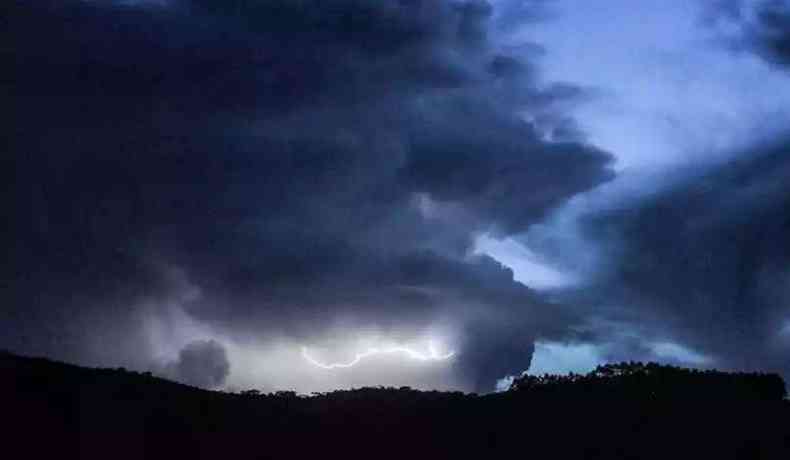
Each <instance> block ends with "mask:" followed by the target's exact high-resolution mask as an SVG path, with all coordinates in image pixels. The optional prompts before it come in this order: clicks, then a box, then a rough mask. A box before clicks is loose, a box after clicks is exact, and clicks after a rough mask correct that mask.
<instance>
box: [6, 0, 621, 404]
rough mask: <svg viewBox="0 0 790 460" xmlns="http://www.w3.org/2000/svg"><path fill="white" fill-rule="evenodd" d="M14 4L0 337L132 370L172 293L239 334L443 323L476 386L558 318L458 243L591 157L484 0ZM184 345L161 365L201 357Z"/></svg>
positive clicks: (518, 358)
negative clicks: (494, 23)
mask: <svg viewBox="0 0 790 460" xmlns="http://www.w3.org/2000/svg"><path fill="white" fill-rule="evenodd" d="M10 13H11V15H10V19H9V20H8V21H7V23H6V26H7V27H6V30H5V31H4V35H6V36H7V37H6V38H8V39H10V40H8V41H6V42H7V43H13V44H14V46H13V47H9V48H5V49H3V50H2V53H3V57H4V58H6V60H8V61H10V62H14V63H15V65H14V69H13V73H12V74H11V75H10V76H6V77H3V78H4V84H3V85H2V86H3V89H2V91H3V92H4V93H6V95H9V96H12V98H13V99H10V98H9V99H10V100H13V104H10V105H11V107H12V108H10V109H9V108H4V109H0V110H3V111H4V115H7V116H5V117H4V119H13V120H14V123H13V125H12V127H11V128H12V129H11V136H10V145H9V149H10V151H11V152H13V155H12V158H11V160H10V161H11V164H10V167H9V168H3V169H4V173H2V174H3V175H8V176H9V177H4V179H6V180H4V181H3V183H4V184H6V185H5V186H6V187H7V188H8V190H7V191H8V193H4V196H5V197H7V198H5V199H4V200H7V201H5V203H4V204H6V205H7V206H6V208H7V209H9V210H10V212H11V213H12V214H13V215H14V219H13V222H11V225H10V228H9V233H8V234H6V237H5V239H4V241H5V243H6V248H7V251H6V252H7V254H9V257H8V260H7V263H6V264H4V266H3V275H4V276H3V279H4V280H5V289H4V293H3V297H4V298H3V301H4V303H5V304H8V305H11V307H10V308H9V309H5V310H4V311H3V313H2V315H3V316H2V320H3V321H2V324H3V327H2V329H3V330H2V332H3V334H1V335H2V337H3V339H2V342H0V344H1V345H2V346H6V347H8V348H11V349H12V350H15V351H21V352H26V353H35V354H46V355H51V356H55V357H59V358H63V359H69V360H74V361H78V362H83V363H89V364H98V363H114V362H118V361H122V362H125V363H132V364H133V365H137V366H138V367H143V366H146V365H147V364H146V363H147V362H149V361H150V360H152V359H154V358H155V357H156V356H157V355H159V354H161V350H158V349H157V347H156V345H155V344H152V343H150V341H148V342H146V337H148V336H149V335H150V334H148V333H147V332H146V330H145V328H146V326H145V325H146V324H148V323H149V322H148V321H147V319H148V318H150V317H151V316H157V315H160V316H161V315H167V314H168V313H167V312H168V311H171V310H172V308H173V305H174V304H177V306H178V308H181V309H183V310H184V311H186V312H187V314H188V315H189V317H190V318H193V319H194V320H195V321H198V322H200V323H201V324H205V325H207V327H210V328H211V329H212V330H214V331H217V334H222V335H223V336H224V337H226V336H231V337H235V338H236V339H237V340H239V341H240V342H244V341H255V340H257V339H258V338H260V337H267V336H272V335H277V336H281V337H282V336H284V337H289V338H290V339H293V340H295V341H297V342H298V341H321V340H330V339H332V338H333V337H335V336H337V335H338V334H337V331H338V330H344V331H355V330H369V329H371V328H375V329H376V330H380V331H384V332H383V333H385V334H386V335H387V336H388V337H396V338H397V337H403V338H404V340H405V339H411V338H413V337H415V336H420V335H421V334H423V333H424V332H425V331H428V330H433V329H436V328H442V329H449V330H452V333H451V334H450V335H452V336H454V337H456V339H455V340H457V343H455V344H453V345H454V346H455V345H457V348H458V349H459V357H458V363H459V364H458V366H460V369H461V370H460V373H461V374H462V375H463V376H464V377H463V380H464V381H466V382H471V383H470V385H471V386H472V387H474V388H478V389H486V388H488V387H493V385H494V382H495V380H496V379H497V378H499V377H501V376H503V375H506V374H512V373H514V372H517V371H519V370H521V369H524V368H526V367H528V366H529V362H530V359H531V354H532V351H533V349H534V346H533V340H534V339H535V337H539V336H540V337H544V336H545V337H558V336H563V335H564V334H566V331H567V326H568V325H569V324H572V323H573V322H574V321H576V320H575V319H574V316H573V315H571V314H570V313H569V312H567V311H565V310H564V309H563V308H562V307H560V306H554V305H549V304H547V303H546V302H545V301H543V300H541V299H540V298H539V297H538V296H537V295H536V294H535V293H534V292H533V291H532V290H530V289H529V288H527V287H525V286H523V285H521V284H519V283H516V282H514V280H513V275H512V272H511V271H510V270H508V269H507V268H505V267H503V266H501V265H499V264H498V263H496V262H494V261H493V260H492V259H490V258H487V257H485V256H473V255H471V254H470V253H471V249H472V247H471V245H472V242H473V241H474V238H475V237H476V236H477V235H479V234H481V233H485V232H492V233H494V234H499V235H507V234H511V233H515V232H520V231H523V230H524V229H526V228H527V227H528V226H529V225H530V224H532V223H534V222H536V221H537V220H539V219H541V218H542V217H543V216H545V215H546V214H547V212H549V211H550V210H552V209H554V208H556V207H557V206H559V205H560V204H562V203H564V202H565V201H566V200H568V199H569V198H570V197H572V196H574V195H575V194H577V193H579V192H582V191H585V190H589V189H591V188H593V187H595V186H597V185H598V184H601V183H602V182H605V181H606V180H608V179H610V178H611V176H612V173H611V170H610V168H609V166H610V156H609V155H608V154H607V153H605V152H603V151H601V150H599V149H596V148H594V147H592V146H590V145H588V144H586V143H585V142H584V140H583V138H582V136H581V135H580V134H578V133H576V132H575V131H573V130H571V131H568V130H567V129H565V128H566V127H567V126H568V125H567V123H568V121H567V117H565V116H563V115H562V113H560V112H557V111H558V110H559V109H557V106H558V105H561V104H558V103H559V102H562V101H565V100H568V99H572V98H575V97H578V96H579V90H578V89H574V88H572V87H569V86H567V85H566V86H562V85H559V86H557V85H554V86H552V85H544V84H542V83H540V82H539V78H538V76H537V73H536V71H535V68H534V65H533V63H532V62H530V61H529V60H525V59H524V58H520V57H518V56H513V55H510V54H508V53H507V52H506V51H505V50H504V49H500V48H499V47H498V45H497V43H496V42H495V41H494V40H493V39H492V37H491V33H490V29H489V26H490V23H491V21H490V19H491V17H492V14H493V13H492V6H491V5H490V4H488V3H485V2H482V1H476V0H474V1H459V2H449V1H447V2H444V1H443V2H433V1H419V0H397V1H396V0H386V1H363V0H332V1H317V0H316V1H311V0H300V1H296V0H290V1H287V0H270V1H264V0H243V1H242V0H233V1H227V0H223V1H220V0H216V1H215V0H191V1H187V0H184V1H173V2H137V3H134V2H112V1H105V2H80V1H75V0H67V1H63V2H56V3H53V2H33V3H32V4H30V3H19V2H16V3H14V5H13V6H12V7H10ZM524 14H526V13H524ZM4 41H5V40H4ZM8 110H11V111H12V112H13V113H12V114H10V113H7V111H8ZM530 114H535V115H536V116H539V118H540V120H542V121H541V124H540V126H538V124H536V123H535V122H530V121H528V120H530V119H531V118H530ZM532 119H536V118H535V117H532ZM553 120H554V121H553ZM557 120H559V121H557ZM555 125H556V126H555ZM552 131H555V132H556V135H552V134H551V133H552ZM560 133H564V134H560ZM162 266H168V267H178V270H179V271H180V272H182V273H184V274H185V275H184V276H185V277H186V278H187V279H188V283H186V284H185V283H175V284H174V282H173V280H172V279H170V278H168V276H164V275H163V274H162V273H163V272H162V270H161V267H162ZM185 285H188V286H189V289H187V288H186V287H184V286H185ZM173 286H177V287H175V288H174V287H173ZM187 291H188V292H187ZM141 305H142V306H144V307H141ZM341 335H342V334H341ZM195 338H199V339H202V337H195ZM142 344H145V345H144V346H142ZM193 348H194V347H192V346H188V347H187V348H184V350H182V352H181V355H180V358H179V359H180V361H179V362H181V363H183V362H184V361H185V357H186V361H187V362H189V363H191V362H193V361H194V362H200V363H202V362H203V361H202V360H203V358H204V357H205V356H209V357H211V358H212V359H211V361H212V362H213V358H214V357H216V356H218V355H219V354H216V356H215V352H216V349H211V350H208V351H210V353H208V354H205V353H203V352H204V351H206V350H202V351H201V352H200V353H197V358H198V359H195V360H193V359H192V357H191V356H192V354H193V351H194V350H193ZM212 350H213V351H212ZM184 353H186V356H185V355H184ZM220 361H221V360H220ZM184 366H187V368H185V371H184V372H185V373H184V377H183V378H184V379H187V380H190V379H192V380H193V381H195V382H198V380H199V381H200V382H199V383H198V384H201V385H202V384H204V383H206V382H207V383H210V384H214V383H216V382H218V381H219V380H221V379H218V378H216V377H217V376H216V375H213V374H212V379H209V380H210V381H209V380H202V379H203V377H199V378H198V377H196V376H195V375H193V372H192V368H191V364H189V365H187V364H184ZM220 367H221V366H220ZM212 368H213V367H212ZM235 371H236V367H235V366H234V372H235ZM218 374H219V373H218ZM218 374H217V375H218Z"/></svg>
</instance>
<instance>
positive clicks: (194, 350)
mask: <svg viewBox="0 0 790 460" xmlns="http://www.w3.org/2000/svg"><path fill="white" fill-rule="evenodd" d="M164 374H165V375H166V376H168V377H171V378H173V379H175V380H178V381H180V382H184V383H186V384H189V385H193V386H196V387H200V388H217V387H219V386H221V385H222V384H224V383H225V379H226V378H227V377H228V375H229V374H230V362H229V361H228V355H227V352H226V351H225V347H223V346H222V345H221V344H220V343H219V342H216V341H214V340H197V341H194V342H190V343H188V344H187V345H186V346H185V347H184V348H182V349H181V351H180V352H179V353H178V360H176V361H174V362H172V363H169V364H168V365H167V367H166V368H165V371H164Z"/></svg>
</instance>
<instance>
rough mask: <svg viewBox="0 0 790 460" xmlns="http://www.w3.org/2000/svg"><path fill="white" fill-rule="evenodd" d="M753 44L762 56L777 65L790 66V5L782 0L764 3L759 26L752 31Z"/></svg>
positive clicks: (759, 9) (760, 10)
mask: <svg viewBox="0 0 790 460" xmlns="http://www.w3.org/2000/svg"><path fill="white" fill-rule="evenodd" d="M751 32H752V33H753V34H754V36H753V38H752V40H753V44H754V45H755V46H756V47H757V49H758V51H759V52H760V53H761V55H762V56H763V57H764V58H766V59H767V60H768V61H771V62H774V63H776V64H777V65H781V66H784V67H786V66H788V65H790V4H789V3H787V2H785V1H782V0H772V1H766V2H764V3H762V4H761V5H760V6H759V7H758V11H757V24H756V26H755V28H754V29H753V30H752V31H751Z"/></svg>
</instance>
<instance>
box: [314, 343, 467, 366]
mask: <svg viewBox="0 0 790 460" xmlns="http://www.w3.org/2000/svg"><path fill="white" fill-rule="evenodd" d="M382 354H402V355H404V356H406V357H408V358H411V359H415V360H417V361H446V360H448V359H450V358H452V357H453V356H454V355H455V352H453V351H450V352H448V353H444V354H442V353H439V352H438V351H437V350H436V347H435V346H434V344H433V341H429V342H428V353H422V352H419V351H417V350H414V349H413V348H409V347H404V346H391V347H371V348H368V349H367V350H365V351H363V352H361V353H357V354H356V356H354V359H352V360H351V361H349V362H346V363H329V364H327V363H322V362H321V361H318V360H317V359H315V358H313V357H312V356H310V353H308V351H307V347H302V357H303V358H304V359H305V360H307V362H309V363H310V364H312V365H314V366H318V367H320V368H323V369H343V368H347V367H354V366H355V365H357V364H359V362H360V361H362V360H363V359H365V358H369V357H371V356H376V355H382Z"/></svg>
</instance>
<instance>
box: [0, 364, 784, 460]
mask: <svg viewBox="0 0 790 460" xmlns="http://www.w3.org/2000/svg"><path fill="white" fill-rule="evenodd" d="M0 394H1V395H2V396H1V397H0V408H2V414H3V417H2V419H3V425H4V427H3V430H2V433H3V435H4V436H3V437H2V438H0V439H4V441H3V450H2V451H0V453H5V454H7V455H4V458H31V459H32V458H47V459H58V460H60V459H71V458H80V459H91V458H97V459H99V458H101V459H127V458H128V459H132V458H134V459H146V458H166V459H182V458H183V459H203V458H205V459H226V458H227V459H233V460H235V459H268V458H272V459H293V458H311V459H334V458H341V459H346V458H365V459H380V458H397V459H412V458H414V459H422V458H426V459H439V458H480V459H489V458H497V457H499V458H503V457H505V456H507V457H508V458H536V459H581V458H596V459H621V458H630V459H635V458H646V459H667V458H672V459H685V458H694V459H708V458H710V459H735V458H738V459H740V458H743V459H774V458H775V459H783V460H786V459H789V458H790V403H788V402H787V401H786V400H785V399H784V398H785V394H786V393H785V387H784V382H783V381H782V379H781V378H780V377H779V376H777V375H772V374H738V373H723V372H714V371H693V370H687V369H681V368H676V367H670V366H660V365H657V364H652V363H649V364H641V363H621V364H615V365H607V366H602V367H599V368H598V369H596V370H595V371H593V372H591V373H589V374H587V375H569V376H550V375H546V376H542V377H533V376H524V377H521V378H519V379H516V380H515V382H514V384H513V387H512V388H511V390H510V391H507V392H504V393H497V394H491V395H482V396H478V395H472V394H464V393H458V392H436V391H417V390H413V389H410V388H398V389H396V388H363V389H357V390H347V391H335V392H331V393H322V394H316V395H313V396H311V397H302V396H299V395H297V394H295V393H292V392H279V393H275V394H264V393H260V392H258V391H255V390H251V391H246V392H242V393H239V394H233V393H222V392H212V391H205V390H200V389H197V388H193V387H189V386H186V385H181V384H178V383H174V382H170V381H167V380H164V379H160V378H157V377H154V376H152V375H150V374H147V373H136V372H128V371H126V370H123V369H89V368H84V367H79V366H73V365H69V364H64V363H59V362H54V361H50V360H46V359H40V358H24V357H19V356H15V355H11V354H6V353H3V354H0Z"/></svg>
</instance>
